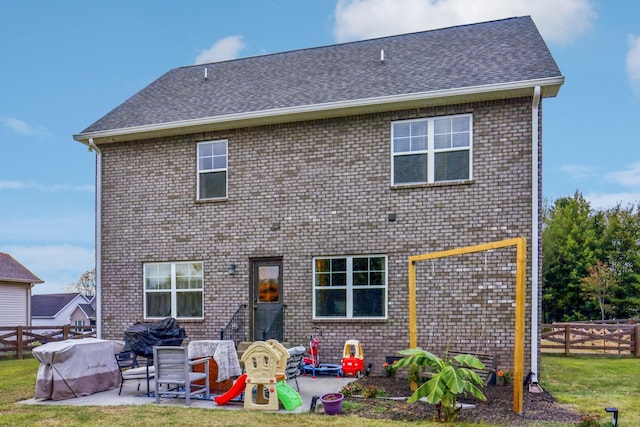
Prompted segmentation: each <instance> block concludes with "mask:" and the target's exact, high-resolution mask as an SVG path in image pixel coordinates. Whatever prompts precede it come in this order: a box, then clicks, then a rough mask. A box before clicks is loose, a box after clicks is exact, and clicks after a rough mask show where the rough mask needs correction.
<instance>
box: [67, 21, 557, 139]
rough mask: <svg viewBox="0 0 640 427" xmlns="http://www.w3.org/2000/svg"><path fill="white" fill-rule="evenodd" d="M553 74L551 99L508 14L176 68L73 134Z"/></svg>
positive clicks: (526, 25) (529, 25)
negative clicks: (418, 30)
mask: <svg viewBox="0 0 640 427" xmlns="http://www.w3.org/2000/svg"><path fill="white" fill-rule="evenodd" d="M381 51H384V60H383V61H382V60H381ZM205 70H206V71H205ZM205 73H206V75H207V78H206V79H205ZM548 79H551V80H550V81H549V82H548V85H549V86H553V89H551V90H547V91H546V92H545V91H544V90H543V96H554V95H555V93H556V92H557V89H558V88H559V86H560V84H562V81H563V78H562V75H561V73H560V70H559V69H558V67H557V65H556V63H555V61H554V60H553V58H552V56H551V53H550V52H549V50H548V48H547V46H546V44H545V42H544V40H543V39H542V37H541V36H540V34H539V32H538V30H537V28H536V27H535V24H534V23H533V21H532V20H531V18H530V17H519V18H509V19H504V20H499V21H491V22H484V23H479V24H471V25H463V26H458V27H450V28H444V29H439V30H431V31H424V32H418V33H411V34H404V35H399V36H391V37H383V38H378V39H372V40H364V41H358V42H352V43H344V44H337V45H331V46H325V47H318V48H310V49H303V50H297V51H290V52H283V53H276V54H271V55H264V56H256V57H250V58H243V59H237V60H232V61H225V62H217V63H211V64H203V65H197V66H188V67H181V68H176V69H173V70H171V71H169V72H167V73H166V74H165V75H163V76H161V77H160V78H159V79H157V80H156V81H154V82H153V83H151V84H150V85H149V86H147V87H146V88H144V89H142V90H141V91H140V92H138V93H137V94H135V95H134V96H133V97H131V98H129V99H128V100H127V101H125V102H124V103H123V104H121V105H120V106H118V107H116V108H115V109H114V110H112V111H111V112H109V113H108V114H107V115H105V116H104V117H103V118H101V119H100V120H98V121H97V122H95V123H94V124H92V125H91V126H89V127H88V128H87V129H85V130H84V131H83V132H82V133H81V134H80V135H76V136H75V138H76V139H77V140H81V141H83V140H87V139H88V138H89V137H91V136H92V134H95V135H94V136H95V137H100V136H103V135H107V134H109V133H112V132H114V131H116V130H121V132H120V133H127V131H126V130H127V129H129V130H131V131H145V130H146V129H147V128H149V127H153V126H158V125H161V124H168V126H169V127H171V126H174V127H175V126H180V125H185V124H188V123H195V122H198V123H199V122H200V121H207V120H214V119H216V118H217V119H219V120H221V119H223V118H225V117H248V116H256V115H262V116H264V115H267V116H268V115H275V114H278V113H281V112H283V111H295V110H296V109H309V108H311V106H316V108H317V109H323V108H324V109H331V108H333V107H336V106H343V105H351V104H353V105H357V104H358V103H363V102H373V103H381V102H386V101H389V100H394V99H396V98H398V99H402V98H403V97H411V96H414V97H421V96H430V95H431V96H437V95H438V94H441V93H447V92H448V91H455V92H456V93H458V92H460V93H463V92H465V90H467V91H469V90H472V88H473V90H477V89H476V88H489V89H491V88H494V87H496V89H497V88H501V87H502V86H505V85H513V84H515V83H523V84H525V85H526V86H528V87H532V86H533V83H530V82H538V83H541V82H542V83H544V82H545V81H546V80H548ZM531 93H532V91H531ZM429 94H430V95H429ZM385 100H386V101H385ZM122 130H124V131H122ZM101 142H108V141H101Z"/></svg>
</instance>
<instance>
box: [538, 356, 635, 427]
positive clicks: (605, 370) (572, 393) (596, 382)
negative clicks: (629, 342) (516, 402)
mask: <svg viewBox="0 0 640 427" xmlns="http://www.w3.org/2000/svg"><path fill="white" fill-rule="evenodd" d="M541 373H542V375H541V378H540V379H541V384H542V387H543V388H544V389H545V390H547V391H549V392H550V393H551V394H553V396H555V398H556V399H557V400H558V401H559V402H562V403H567V404H570V405H572V406H573V407H575V408H576V409H578V410H579V411H580V412H581V413H583V414H588V415H591V416H593V417H598V418H599V419H600V420H601V422H602V423H603V425H606V424H604V423H605V422H609V423H610V421H611V419H612V416H611V415H610V414H607V413H606V412H605V410H604V408H605V407H616V408H618V410H619V411H620V412H619V418H618V426H621V427H632V426H640V385H639V384H638V381H639V379H640V359H632V358H625V359H607V358H601V357H568V358H567V357H564V356H545V357H543V358H542V366H541Z"/></svg>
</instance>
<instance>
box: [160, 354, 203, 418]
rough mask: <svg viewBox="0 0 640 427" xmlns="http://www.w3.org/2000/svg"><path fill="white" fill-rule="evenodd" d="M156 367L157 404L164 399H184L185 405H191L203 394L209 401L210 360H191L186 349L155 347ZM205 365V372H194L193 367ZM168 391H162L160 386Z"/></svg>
mask: <svg viewBox="0 0 640 427" xmlns="http://www.w3.org/2000/svg"><path fill="white" fill-rule="evenodd" d="M153 363H154V367H155V375H154V383H155V391H156V403H160V396H161V395H162V397H184V400H185V405H187V406H189V405H190V404H191V398H192V397H194V396H197V395H199V394H203V395H204V398H205V399H207V400H208V399H209V358H208V357H204V358H202V359H197V360H189V355H188V352H187V349H186V347H174V346H162V347H153ZM198 364H203V365H204V372H193V371H192V367H193V366H195V365H198ZM163 384H164V385H166V386H167V389H166V390H162V391H160V386H162V385H163Z"/></svg>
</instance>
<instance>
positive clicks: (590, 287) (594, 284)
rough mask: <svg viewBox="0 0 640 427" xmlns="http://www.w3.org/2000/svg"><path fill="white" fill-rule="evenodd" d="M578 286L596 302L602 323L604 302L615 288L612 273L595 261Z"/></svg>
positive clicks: (605, 266) (608, 268)
mask: <svg viewBox="0 0 640 427" xmlns="http://www.w3.org/2000/svg"><path fill="white" fill-rule="evenodd" d="M580 285H581V286H582V290H583V291H584V292H585V293H586V294H587V295H588V296H590V297H591V298H592V299H593V300H595V301H597V302H598V306H599V307H600V318H601V320H602V321H603V322H604V314H605V310H606V309H607V308H608V305H607V304H605V301H606V300H607V298H609V297H610V296H611V294H612V293H613V291H614V290H615V288H616V286H617V281H616V278H615V277H614V273H613V271H612V270H611V268H610V267H609V266H608V265H606V264H603V263H602V262H601V261H597V262H596V265H593V266H591V267H589V275H588V276H587V277H583V278H582V280H581V281H580Z"/></svg>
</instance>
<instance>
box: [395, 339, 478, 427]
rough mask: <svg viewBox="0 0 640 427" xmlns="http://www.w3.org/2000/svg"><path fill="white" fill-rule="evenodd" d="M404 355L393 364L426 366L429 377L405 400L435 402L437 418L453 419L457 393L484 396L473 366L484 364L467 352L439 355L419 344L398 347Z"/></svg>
mask: <svg viewBox="0 0 640 427" xmlns="http://www.w3.org/2000/svg"><path fill="white" fill-rule="evenodd" d="M400 354H402V355H403V356H404V357H403V358H402V359H400V360H399V361H398V362H397V363H396V367H397V368H402V367H410V366H412V365H417V366H419V367H420V368H421V369H423V370H427V371H428V372H429V374H430V376H431V378H430V379H429V380H428V381H427V382H425V383H424V384H422V385H421V386H420V387H418V388H417V389H416V391H415V392H414V393H413V394H412V395H411V397H410V398H409V403H413V402H416V401H418V400H419V399H421V398H423V397H424V398H425V399H426V400H427V402H428V403H430V404H432V405H436V409H437V411H438V420H439V421H453V420H455V419H456V418H457V417H458V413H459V411H460V408H458V407H457V404H458V397H459V396H460V395H462V394H464V395H466V394H467V393H470V394H471V395H472V396H474V397H476V398H478V399H480V400H486V399H487V398H486V397H485V395H484V394H483V393H482V391H481V390H480V388H481V387H482V385H483V382H482V379H481V378H480V376H479V375H478V374H477V373H476V372H475V371H473V369H484V364H483V363H482V362H481V361H480V360H478V358H477V357H475V356H472V355H470V354H458V355H456V356H454V357H453V358H451V359H449V358H447V357H445V358H444V359H441V358H440V357H438V356H436V355H435V354H433V353H430V352H428V351H426V350H421V349H419V348H415V349H408V350H402V351H400Z"/></svg>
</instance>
